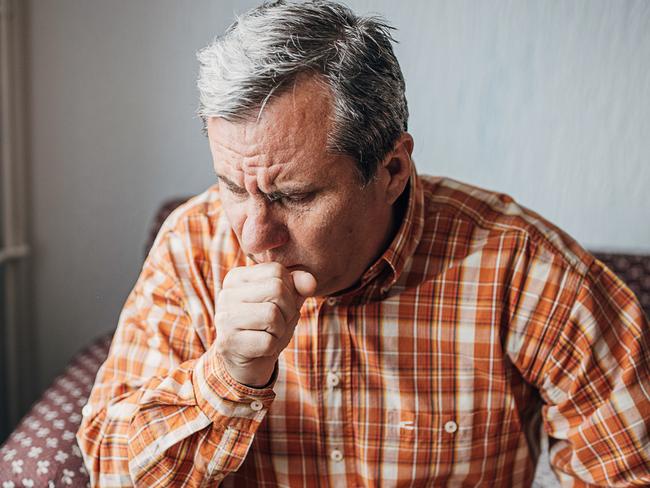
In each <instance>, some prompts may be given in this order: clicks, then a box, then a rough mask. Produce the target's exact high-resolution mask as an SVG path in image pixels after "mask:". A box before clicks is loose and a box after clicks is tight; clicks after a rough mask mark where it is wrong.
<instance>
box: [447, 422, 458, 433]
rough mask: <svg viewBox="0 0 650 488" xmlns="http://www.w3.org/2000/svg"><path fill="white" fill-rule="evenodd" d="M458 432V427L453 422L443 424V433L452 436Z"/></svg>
mask: <svg viewBox="0 0 650 488" xmlns="http://www.w3.org/2000/svg"><path fill="white" fill-rule="evenodd" d="M457 430H458V425H457V424H456V422H454V421H453V420H450V421H449V422H446V423H445V432H447V433H449V434H453V433H454V432H456V431H457Z"/></svg>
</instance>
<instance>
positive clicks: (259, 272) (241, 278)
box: [222, 263, 293, 288]
mask: <svg viewBox="0 0 650 488" xmlns="http://www.w3.org/2000/svg"><path fill="white" fill-rule="evenodd" d="M270 278H279V279H281V280H282V281H284V282H286V283H287V286H289V287H292V286H293V280H292V279H291V274H290V273H289V270H288V269H287V268H285V267H284V266H282V265H281V264H279V263H263V264H255V265H253V266H241V267H239V268H233V269H231V270H230V271H229V272H228V274H227V275H226V276H225V278H224V279H223V285H222V286H223V288H227V287H233V286H237V285H239V284H242V283H251V282H259V281H265V280H267V279H270Z"/></svg>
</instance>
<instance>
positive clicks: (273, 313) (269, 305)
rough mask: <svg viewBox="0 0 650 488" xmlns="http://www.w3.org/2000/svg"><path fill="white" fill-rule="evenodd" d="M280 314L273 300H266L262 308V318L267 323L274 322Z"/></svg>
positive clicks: (278, 318)
mask: <svg viewBox="0 0 650 488" xmlns="http://www.w3.org/2000/svg"><path fill="white" fill-rule="evenodd" d="M281 316H282V314H281V313H280V308H279V307H278V306H277V305H276V304H275V303H273V302H266V304H265V310H264V319H265V322H266V323H268V324H274V323H276V322H277V321H278V320H280V318H281Z"/></svg>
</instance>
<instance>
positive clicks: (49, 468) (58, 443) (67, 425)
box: [0, 334, 112, 488]
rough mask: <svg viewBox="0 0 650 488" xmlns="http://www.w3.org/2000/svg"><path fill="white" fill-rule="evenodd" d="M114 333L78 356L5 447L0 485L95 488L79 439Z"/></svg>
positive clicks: (1, 452) (0, 456)
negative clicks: (83, 415)
mask: <svg viewBox="0 0 650 488" xmlns="http://www.w3.org/2000/svg"><path fill="white" fill-rule="evenodd" d="M111 337H112V334H110V335H107V336H104V337H102V338H101V339H99V340H97V341H96V342H95V343H93V344H92V345H91V346H89V347H88V348H86V349H85V350H84V351H82V352H81V353H80V354H78V355H77V356H76V357H75V358H74V359H73V361H72V363H71V364H70V365H69V366H68V367H67V369H66V370H65V371H64V372H63V374H61V375H60V376H58V377H57V378H56V380H54V383H53V384H52V386H50V387H49V388H48V389H47V390H46V391H45V393H44V394H43V396H42V397H41V399H40V400H39V401H38V402H37V403H36V404H35V405H34V406H33V407H32V409H31V410H30V411H29V413H28V414H27V415H26V416H25V417H24V418H23V419H22V420H21V422H20V423H19V424H18V426H17V427H16V429H15V430H14V432H13V433H12V434H11V435H10V436H9V438H8V439H7V441H6V442H5V444H4V445H3V446H2V448H0V486H1V487H2V488H16V487H23V486H28V487H38V488H41V487H60V486H71V487H86V486H90V483H89V481H88V474H87V472H86V468H85V467H84V465H83V460H82V458H81V451H80V450H79V447H78V446H77V441H76V439H75V434H76V432H77V429H78V428H79V424H80V423H81V414H80V411H81V408H82V407H83V406H84V405H85V404H86V400H87V398H88V395H90V389H91V387H92V385H93V383H94V381H95V375H96V374H97V370H98V369H99V366H100V365H101V363H102V362H104V359H106V356H107V355H108V348H109V345H110V341H111Z"/></svg>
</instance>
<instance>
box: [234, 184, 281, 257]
mask: <svg viewBox="0 0 650 488" xmlns="http://www.w3.org/2000/svg"><path fill="white" fill-rule="evenodd" d="M272 205H273V204H272V203H271V202H269V201H268V200H266V198H265V197H262V198H260V199H250V201H249V205H248V208H247V211H246V220H245V221H244V225H243V227H242V233H241V244H242V246H243V248H244V251H245V252H246V253H247V254H261V253H263V252H266V251H270V250H271V249H275V248H278V247H280V246H282V245H284V244H286V242H287V241H288V240H289V232H288V230H287V228H286V226H285V225H284V224H283V223H282V222H280V221H279V219H278V218H277V216H276V215H274V211H273V208H270V207H271V206H272Z"/></svg>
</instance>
